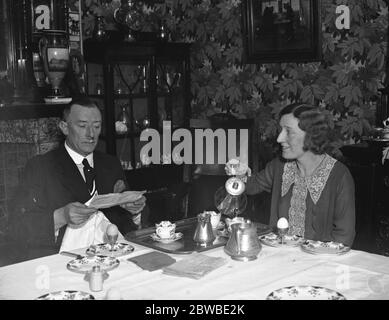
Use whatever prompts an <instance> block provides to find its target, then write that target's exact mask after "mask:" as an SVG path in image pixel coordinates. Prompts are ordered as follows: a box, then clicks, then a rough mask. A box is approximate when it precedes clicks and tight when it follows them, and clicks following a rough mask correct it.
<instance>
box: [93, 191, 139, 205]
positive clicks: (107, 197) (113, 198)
mask: <svg viewBox="0 0 389 320" xmlns="http://www.w3.org/2000/svg"><path fill="white" fill-rule="evenodd" d="M145 192H146V191H145V190H144V191H124V192H121V193H107V194H102V195H95V196H94V197H92V198H91V200H89V201H88V202H87V203H86V205H87V206H88V207H92V208H96V209H104V208H110V207H113V206H117V205H121V204H124V203H128V202H135V201H136V200H139V199H140V198H141V197H142V195H143V194H144V193H145Z"/></svg>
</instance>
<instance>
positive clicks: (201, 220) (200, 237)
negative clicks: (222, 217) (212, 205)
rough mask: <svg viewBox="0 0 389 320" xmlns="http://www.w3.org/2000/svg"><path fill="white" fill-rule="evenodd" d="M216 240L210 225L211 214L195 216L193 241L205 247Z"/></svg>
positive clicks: (205, 213) (204, 213)
mask: <svg viewBox="0 0 389 320" xmlns="http://www.w3.org/2000/svg"><path fill="white" fill-rule="evenodd" d="M215 239H216V237H215V235H214V233H213V231H212V224H211V214H210V213H209V212H203V213H200V214H198V215H197V226H196V230H195V233H194V236H193V241H195V242H197V243H198V244H199V245H202V246H206V245H207V244H212V243H213V241H214V240H215Z"/></svg>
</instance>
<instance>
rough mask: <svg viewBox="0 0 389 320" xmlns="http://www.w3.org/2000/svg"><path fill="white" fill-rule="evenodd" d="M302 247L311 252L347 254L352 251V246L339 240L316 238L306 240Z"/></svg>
mask: <svg viewBox="0 0 389 320" xmlns="http://www.w3.org/2000/svg"><path fill="white" fill-rule="evenodd" d="M301 249H302V250H303V251H305V252H307V253H310V254H335V255H340V254H345V253H347V252H349V251H350V249H351V248H350V247H347V246H345V245H344V244H342V243H339V242H333V241H329V242H322V241H315V240H305V241H304V243H302V244H301Z"/></svg>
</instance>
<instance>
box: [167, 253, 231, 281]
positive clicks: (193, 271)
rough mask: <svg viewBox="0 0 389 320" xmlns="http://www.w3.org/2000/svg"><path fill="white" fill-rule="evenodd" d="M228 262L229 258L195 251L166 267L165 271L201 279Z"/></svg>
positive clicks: (170, 273) (174, 274)
mask: <svg viewBox="0 0 389 320" xmlns="http://www.w3.org/2000/svg"><path fill="white" fill-rule="evenodd" d="M226 263H227V260H226V259H225V258H214V257H208V256H206V255H203V254H201V253H193V254H191V256H190V257H188V258H185V259H183V260H181V261H178V262H176V263H175V264H172V265H171V266H169V267H166V268H164V269H163V273H165V274H168V275H172V276H179V277H189V278H193V279H200V278H201V277H203V276H205V275H206V274H207V273H209V272H211V271H213V270H215V269H217V268H219V267H221V266H222V265H224V264H226Z"/></svg>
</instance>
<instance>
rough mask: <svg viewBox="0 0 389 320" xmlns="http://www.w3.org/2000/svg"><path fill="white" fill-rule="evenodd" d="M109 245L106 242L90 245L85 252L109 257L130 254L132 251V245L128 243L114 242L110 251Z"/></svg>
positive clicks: (90, 254)
mask: <svg viewBox="0 0 389 320" xmlns="http://www.w3.org/2000/svg"><path fill="white" fill-rule="evenodd" d="M110 249H111V245H110V244H108V243H100V244H96V245H91V246H90V247H89V248H88V249H87V250H86V254H87V255H89V256H95V255H100V256H109V257H121V256H125V255H127V254H130V253H131V252H133V251H134V247H133V246H132V245H130V244H128V243H124V242H116V243H115V244H114V245H113V250H112V251H110Z"/></svg>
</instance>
